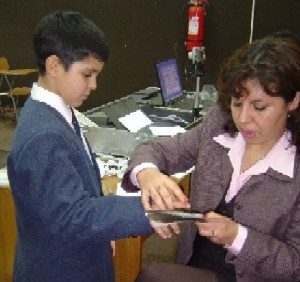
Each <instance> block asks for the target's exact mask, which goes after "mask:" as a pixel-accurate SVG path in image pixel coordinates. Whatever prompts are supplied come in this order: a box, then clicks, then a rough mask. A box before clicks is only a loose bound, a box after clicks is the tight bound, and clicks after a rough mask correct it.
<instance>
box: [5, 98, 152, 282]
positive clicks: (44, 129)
mask: <svg viewBox="0 0 300 282" xmlns="http://www.w3.org/2000/svg"><path fill="white" fill-rule="evenodd" d="M93 161H94V160H93ZM8 175H9V181H10V185H11V188H12V194H13V198H14V203H15V208H16V217H17V229H18V242H17V248H16V256H15V265H14V281H26V282H27V281H28V282H29V281H30V282H33V281H39V282H42V281H43V282H47V281H49V282H50V281H51V282H54V281H63V282H67V281H72V282H75V281H80V282H82V281H85V282H92V281H114V271H113V264H112V256H111V247H110V241H111V240H114V239H119V238H124V237H128V236H131V235H145V234H150V233H151V232H152V229H151V227H150V225H149V223H148V220H147V218H146V217H145V215H144V210H143V207H142V205H141V203H140V199H139V198H138V197H118V196H105V197H102V196H101V195H100V175H99V174H98V173H96V171H95V169H94V167H93V165H92V163H91V161H90V159H89V157H88V154H87V153H86V151H85V148H84V146H83V143H82V141H81V140H80V138H79V137H78V136H77V135H76V133H75V132H74V130H73V129H72V128H71V127H70V125H69V124H68V123H67V122H66V120H65V119H64V118H63V117H62V116H61V114H60V113H59V112H57V111H56V110H55V109H53V108H51V107H50V106H48V105H47V104H45V103H41V102H38V101H34V100H32V99H31V98H29V99H28V100H27V102H26V103H25V105H24V107H23V110H22V113H21V115H20V118H19V122H18V125H17V129H16V132H15V138H14V141H13V144H12V148H11V151H10V154H9V156H8Z"/></svg>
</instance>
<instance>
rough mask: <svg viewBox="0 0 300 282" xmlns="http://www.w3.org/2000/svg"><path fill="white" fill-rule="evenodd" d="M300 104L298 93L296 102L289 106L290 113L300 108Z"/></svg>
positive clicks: (297, 93) (295, 98) (299, 94)
mask: <svg viewBox="0 0 300 282" xmlns="http://www.w3.org/2000/svg"><path fill="white" fill-rule="evenodd" d="M299 104H300V92H296V95H295V97H294V100H293V101H291V102H290V103H289V104H288V111H289V112H292V111H294V110H296V109H297V108H298V107H299Z"/></svg>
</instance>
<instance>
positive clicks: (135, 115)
mask: <svg viewBox="0 0 300 282" xmlns="http://www.w3.org/2000/svg"><path fill="white" fill-rule="evenodd" d="M119 121H120V122H121V123H122V124H123V125H124V126H125V127H126V128H127V129H128V130H129V131H130V132H133V133H135V132H138V131H139V130H140V129H141V128H143V127H145V126H147V125H150V124H151V123H152V121H151V119H150V118H148V117H147V116H146V115H145V114H144V113H143V112H142V111H141V110H137V111H135V112H132V113H130V114H128V115H126V116H124V117H120V118H119Z"/></svg>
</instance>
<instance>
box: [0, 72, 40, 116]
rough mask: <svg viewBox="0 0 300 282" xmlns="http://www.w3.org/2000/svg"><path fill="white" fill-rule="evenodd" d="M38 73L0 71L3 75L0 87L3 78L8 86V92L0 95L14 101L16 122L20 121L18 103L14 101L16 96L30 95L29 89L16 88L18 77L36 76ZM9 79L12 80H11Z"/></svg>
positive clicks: (0, 83)
mask: <svg viewBox="0 0 300 282" xmlns="http://www.w3.org/2000/svg"><path fill="white" fill-rule="evenodd" d="M36 72H37V70H36V69H14V70H10V69H0V75H1V80H0V87H1V85H2V80H3V78H4V79H5V81H6V84H7V86H8V91H7V92H2V93H0V96H8V97H9V98H10V99H11V100H12V103H13V108H14V115H15V118H16V120H17V119H18V115H17V105H16V101H15V99H14V96H21V95H23V96H24V95H29V94H30V88H29V87H17V88H14V82H15V79H16V77H18V76H25V75H30V74H34V73H36ZM9 77H10V78H11V79H9Z"/></svg>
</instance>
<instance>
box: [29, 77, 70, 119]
mask: <svg viewBox="0 0 300 282" xmlns="http://www.w3.org/2000/svg"><path fill="white" fill-rule="evenodd" d="M31 98H32V99H33V100H36V101H39V102H42V103H45V104H47V105H49V106H50V107H52V108H54V109H55V110H57V111H58V112H59V113H60V114H61V115H62V116H63V117H64V118H65V119H66V121H67V122H68V123H69V124H70V125H72V113H71V110H70V107H69V106H68V105H67V104H66V103H65V102H64V100H63V99H62V98H61V97H60V96H58V95H57V94H55V93H53V92H51V91H48V90H47V89H45V88H43V87H41V86H39V85H38V84H37V83H33V86H32V90H31Z"/></svg>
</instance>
